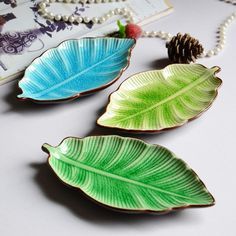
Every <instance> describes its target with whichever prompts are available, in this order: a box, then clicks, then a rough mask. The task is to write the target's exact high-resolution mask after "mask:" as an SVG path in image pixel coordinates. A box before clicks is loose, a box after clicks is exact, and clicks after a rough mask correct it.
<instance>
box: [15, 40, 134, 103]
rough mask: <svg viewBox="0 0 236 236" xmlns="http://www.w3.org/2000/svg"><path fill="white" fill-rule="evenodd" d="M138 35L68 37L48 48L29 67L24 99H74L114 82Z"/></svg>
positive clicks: (21, 82) (24, 86)
mask: <svg viewBox="0 0 236 236" xmlns="http://www.w3.org/2000/svg"><path fill="white" fill-rule="evenodd" d="M135 43H136V41H135V40H134V39H119V38H83V39H79V40H67V41H64V42H63V43H61V44H60V45H59V46H58V47H56V48H52V49H49V50H47V51H46V52H45V53H43V54H42V56H40V57H38V58H36V59H35V60H34V61H33V62H32V64H31V65H30V66H29V67H28V68H27V69H26V71H25V75H24V77H23V78H22V80H21V81H20V82H19V87H20V89H21V90H22V94H20V95H18V98H20V99H23V100H25V99H30V100H33V101H36V102H57V101H64V100H73V99H75V98H77V97H80V96H81V95H86V94H89V93H93V92H96V91H98V90H101V89H104V88H106V87H108V86H109V85H111V84H112V83H114V82H115V81H116V80H117V79H118V78H119V77H120V76H121V74H122V72H123V71H124V70H125V69H126V68H127V67H128V65H129V60H130V56H131V51H132V49H133V47H134V46H135Z"/></svg>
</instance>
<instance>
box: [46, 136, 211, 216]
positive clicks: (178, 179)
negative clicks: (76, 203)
mask: <svg viewBox="0 0 236 236" xmlns="http://www.w3.org/2000/svg"><path fill="white" fill-rule="evenodd" d="M43 150H44V151H46V152H47V153H49V155H50V156H49V158H48V162H49V164H50V166H51V167H52V169H53V170H54V172H55V173H56V175H57V176H58V177H59V178H60V179H61V180H62V181H63V182H65V183H66V184H68V185H70V186H73V187H76V188H79V189H80V190H82V191H83V192H84V193H85V194H86V195H87V196H89V197H90V198H92V199H93V200H95V201H96V202H99V203H100V204H103V205H105V206H108V207H111V208H112V209H118V210H125V211H135V212H136V211H137V212H168V211H171V210H173V209H179V208H187V207H196V206H201V207H203V206H210V205H213V204H214V199H213V197H212V195H211V194H210V193H209V192H208V190H207V189H206V187H205V185H204V184H203V183H202V182H201V180H200V179H199V178H198V176H197V175H196V174H195V172H193V170H192V169H190V168H189V167H188V166H187V165H186V164H185V163H184V162H183V161H182V160H180V159H178V158H176V156H175V155H174V154H173V153H172V152H170V151H169V150H167V149H166V148H164V147H161V146H156V145H150V144H146V143H144V142H143V141H140V140H137V139H133V138H123V137H119V136H97V137H95V136H94V137H87V138H84V139H79V138H72V137H71V138H66V139H64V140H63V141H62V143H61V144H60V145H59V146H57V147H52V146H50V145H48V144H44V145H43Z"/></svg>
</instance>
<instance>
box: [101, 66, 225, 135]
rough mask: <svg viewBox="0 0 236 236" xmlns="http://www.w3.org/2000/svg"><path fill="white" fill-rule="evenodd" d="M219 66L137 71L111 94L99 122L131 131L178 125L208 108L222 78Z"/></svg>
mask: <svg viewBox="0 0 236 236" xmlns="http://www.w3.org/2000/svg"><path fill="white" fill-rule="evenodd" d="M218 71H219V68H218V67H213V68H211V69H208V68H206V67H204V66H202V65H199V64H191V65H185V64H173V65H170V66H167V67H166V68H165V69H163V70H155V71H148V72H142V73H139V74H136V75H134V76H132V77H130V78H129V79H127V80H126V81H125V82H124V83H123V84H122V85H121V86H120V88H119V89H118V90H117V91H116V92H114V93H113V94H112V95H111V97H110V103H109V105H108V107H107V110H106V113H105V114H104V115H102V116H101V117H100V118H99V120H98V124H99V125H101V126H107V127H112V128H119V129H125V130H133V131H160V130H164V129H170V128H174V127H178V126H181V125H183V124H185V123H186V122H188V121H189V120H191V119H194V118H196V117H197V116H199V115H200V114H201V113H203V112H204V111H205V110H206V109H208V108H209V107H210V105H211V104H212V102H213V101H214V99H215V98H216V96H217V89H218V87H219V86H220V85H221V83H222V81H221V80H220V79H219V78H217V77H216V76H215V74H216V73H217V72H218Z"/></svg>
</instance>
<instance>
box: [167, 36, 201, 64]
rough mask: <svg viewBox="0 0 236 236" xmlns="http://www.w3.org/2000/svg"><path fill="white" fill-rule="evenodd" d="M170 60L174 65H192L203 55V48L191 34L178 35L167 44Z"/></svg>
mask: <svg viewBox="0 0 236 236" xmlns="http://www.w3.org/2000/svg"><path fill="white" fill-rule="evenodd" d="M166 47H167V49H168V56H169V59H170V60H171V61H172V62H174V63H191V62H195V61H196V59H197V58H198V57H199V56H200V55H201V54H202V53H203V51H204V49H203V46H202V45H201V44H200V43H199V41H198V40H197V39H195V38H193V37H191V36H190V35H189V34H184V35H182V34H180V33H178V34H177V35H176V36H174V37H173V38H172V39H171V40H170V42H168V43H167V44H166Z"/></svg>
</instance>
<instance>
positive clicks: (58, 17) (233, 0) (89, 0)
mask: <svg viewBox="0 0 236 236" xmlns="http://www.w3.org/2000/svg"><path fill="white" fill-rule="evenodd" d="M63 1H64V2H65V3H82V4H93V3H95V4H99V3H109V2H110V3H111V2H122V1H126V0H43V1H42V2H40V3H39V4H38V12H39V13H40V14H41V15H42V16H43V17H44V18H47V19H50V20H55V21H64V22H69V23H75V24H80V23H89V22H92V23H94V24H103V23H104V22H106V21H107V20H109V19H110V18H112V17H113V16H115V15H121V16H124V17H125V18H126V21H127V22H129V23H133V22H134V17H133V12H132V11H130V10H129V9H127V8H116V9H114V10H111V11H109V12H108V13H106V14H105V15H103V16H101V17H93V18H89V17H82V16H76V17H75V16H74V15H62V14H55V15H54V14H53V13H52V12H50V11H48V9H47V7H49V6H50V4H51V3H54V2H59V3H62V2H63ZM222 1H223V2H225V3H229V4H233V5H236V0H222ZM235 19H236V12H234V13H232V14H231V15H230V16H229V17H227V18H226V19H225V20H224V21H223V22H222V24H221V25H220V27H219V30H218V32H217V38H218V41H217V44H216V45H215V47H214V48H213V49H211V50H209V51H207V52H203V54H202V55H201V57H212V56H216V55H218V54H219V53H220V52H221V51H222V50H223V49H224V47H225V43H226V31H227V29H228V28H229V26H230V24H231V23H232V22H233V21H234V20H235ZM142 37H157V38H160V39H163V40H165V41H167V42H168V41H170V40H171V39H172V37H173V36H172V35H171V34H170V33H167V32H164V31H162V30H160V31H143V33H142Z"/></svg>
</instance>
